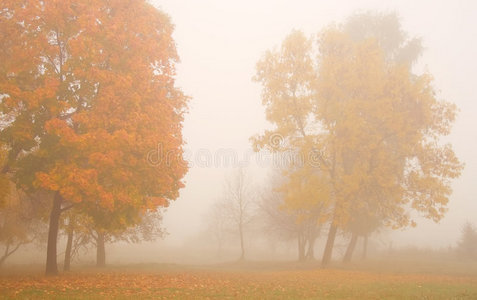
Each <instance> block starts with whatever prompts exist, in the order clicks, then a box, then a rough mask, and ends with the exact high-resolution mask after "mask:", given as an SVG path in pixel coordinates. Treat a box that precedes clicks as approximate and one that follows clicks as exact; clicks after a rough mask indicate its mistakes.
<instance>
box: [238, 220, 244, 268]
mask: <svg viewBox="0 0 477 300" xmlns="http://www.w3.org/2000/svg"><path fill="white" fill-rule="evenodd" d="M239 233H240V249H241V251H242V252H241V254H240V258H239V260H244V259H245V246H244V242H243V229H242V225H240V228H239Z"/></svg>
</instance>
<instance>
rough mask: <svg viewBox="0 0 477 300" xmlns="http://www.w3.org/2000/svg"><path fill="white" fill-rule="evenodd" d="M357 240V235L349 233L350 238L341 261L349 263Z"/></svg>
mask: <svg viewBox="0 0 477 300" xmlns="http://www.w3.org/2000/svg"><path fill="white" fill-rule="evenodd" d="M357 241H358V235H357V234H356V233H354V232H353V234H352V235H351V240H350V242H349V244H348V248H346V253H345V255H344V257H343V262H345V263H349V262H350V261H351V258H352V257H353V252H354V248H355V247H356V242H357Z"/></svg>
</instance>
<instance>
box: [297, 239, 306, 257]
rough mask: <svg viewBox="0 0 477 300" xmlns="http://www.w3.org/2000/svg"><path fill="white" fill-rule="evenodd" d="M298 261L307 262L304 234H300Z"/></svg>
mask: <svg viewBox="0 0 477 300" xmlns="http://www.w3.org/2000/svg"><path fill="white" fill-rule="evenodd" d="M298 261H300V262H302V261H305V237H304V236H303V233H299V234H298Z"/></svg>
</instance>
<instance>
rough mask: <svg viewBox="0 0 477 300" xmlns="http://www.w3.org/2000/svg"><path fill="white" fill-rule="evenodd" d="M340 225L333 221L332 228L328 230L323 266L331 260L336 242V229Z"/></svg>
mask: <svg viewBox="0 0 477 300" xmlns="http://www.w3.org/2000/svg"><path fill="white" fill-rule="evenodd" d="M337 230H338V226H336V225H335V224H334V223H333V222H332V223H331V225H330V230H329V231H328V239H327V240H326V246H325V251H324V252H323V259H322V260H321V266H322V267H323V268H324V267H327V266H328V265H329V263H330V261H331V255H332V254H333V245H334V243H335V238H336V231H337Z"/></svg>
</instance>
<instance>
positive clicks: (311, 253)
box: [306, 234, 316, 260]
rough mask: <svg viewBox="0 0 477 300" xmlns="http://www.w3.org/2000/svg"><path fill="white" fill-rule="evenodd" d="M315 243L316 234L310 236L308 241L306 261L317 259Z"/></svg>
mask: <svg viewBox="0 0 477 300" xmlns="http://www.w3.org/2000/svg"><path fill="white" fill-rule="evenodd" d="M315 241H316V234H313V236H310V240H309V241H308V250H307V252H306V260H314V259H315Z"/></svg>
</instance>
